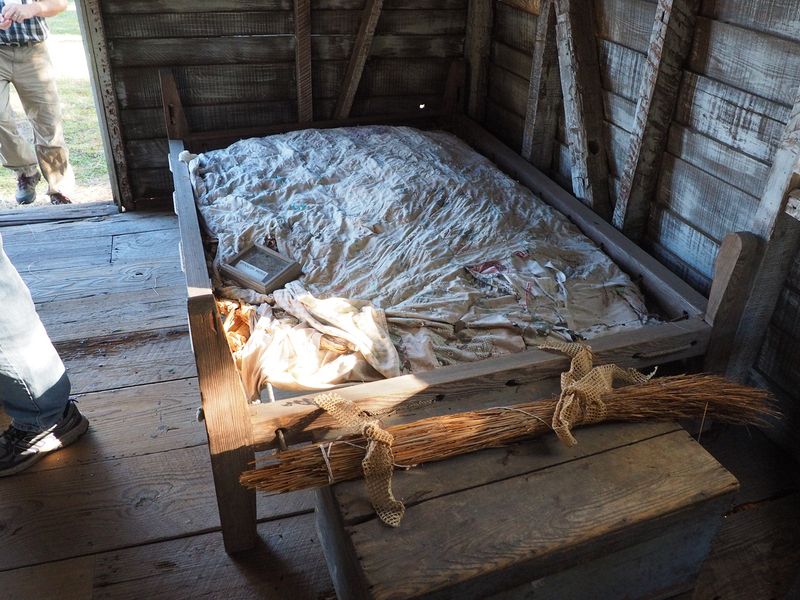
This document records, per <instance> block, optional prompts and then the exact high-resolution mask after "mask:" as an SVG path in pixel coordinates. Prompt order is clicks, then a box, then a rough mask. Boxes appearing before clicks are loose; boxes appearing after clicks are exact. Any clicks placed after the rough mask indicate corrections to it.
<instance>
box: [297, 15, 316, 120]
mask: <svg viewBox="0 0 800 600" xmlns="http://www.w3.org/2000/svg"><path fill="white" fill-rule="evenodd" d="M294 38H295V80H296V83H297V122H298V123H308V122H310V121H313V120H314V107H313V94H312V90H311V0H294Z"/></svg>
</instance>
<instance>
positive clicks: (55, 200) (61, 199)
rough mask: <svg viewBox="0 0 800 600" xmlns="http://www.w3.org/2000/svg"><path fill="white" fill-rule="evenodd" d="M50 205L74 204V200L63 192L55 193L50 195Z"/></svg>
mask: <svg viewBox="0 0 800 600" xmlns="http://www.w3.org/2000/svg"><path fill="white" fill-rule="evenodd" d="M50 204H72V200H70V199H69V198H67V197H66V196H65V195H64V194H62V193H61V192H54V193H52V194H50Z"/></svg>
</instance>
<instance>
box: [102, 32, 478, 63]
mask: <svg viewBox="0 0 800 600" xmlns="http://www.w3.org/2000/svg"><path fill="white" fill-rule="evenodd" d="M109 46H110V51H109V54H110V57H111V61H112V64H113V66H114V67H168V66H171V65H174V64H179V65H230V64H242V63H248V62H252V63H262V64H263V63H270V62H278V63H284V62H292V61H294V36H292V35H287V36H263V37H258V36H257V37H252V38H247V37H244V38H239V37H235V36H230V37H224V38H198V37H195V38H149V39H142V40H129V39H118V40H112V41H110V42H109ZM353 48H354V41H353V40H352V39H350V38H349V36H338V35H320V36H314V37H313V38H312V40H311V56H312V58H313V59H315V60H347V59H348V58H349V56H350V55H351V53H352V51H353ZM463 49H464V38H463V36H460V35H447V36H438V35H392V34H381V35H376V36H375V37H374V39H373V43H372V54H373V55H374V56H378V57H382V58H404V57H408V58H420V57H428V56H429V57H431V58H446V57H452V58H455V57H457V56H460V55H461V53H462V52H463Z"/></svg>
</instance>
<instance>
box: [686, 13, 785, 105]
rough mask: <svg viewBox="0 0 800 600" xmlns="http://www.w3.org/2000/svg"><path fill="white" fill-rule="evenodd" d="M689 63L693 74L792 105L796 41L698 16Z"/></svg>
mask: <svg viewBox="0 0 800 600" xmlns="http://www.w3.org/2000/svg"><path fill="white" fill-rule="evenodd" d="M712 56H713V57H714V59H713V60H709V57H712ZM689 66H690V69H691V70H692V71H694V72H695V73H700V74H702V75H705V76H707V77H711V78H712V79H717V80H719V81H723V82H725V83H727V84H729V85H732V86H734V87H737V88H739V89H742V90H745V91H748V92H751V93H753V94H755V95H757V96H761V97H763V98H767V99H768V100H772V101H774V102H778V103H781V104H784V105H787V106H792V101H793V100H794V96H795V92H796V91H797V88H798V86H800V44H798V43H797V42H793V41H790V40H786V39H782V38H779V37H776V36H773V35H767V34H764V33H760V32H757V31H752V30H749V29H744V28H741V27H737V26H734V25H729V24H727V23H721V22H719V21H712V20H709V19H705V18H702V17H700V18H698V19H697V31H696V34H695V43H694V47H693V49H692V53H691V57H690V60H689Z"/></svg>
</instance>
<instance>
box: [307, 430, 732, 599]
mask: <svg viewBox="0 0 800 600" xmlns="http://www.w3.org/2000/svg"><path fill="white" fill-rule="evenodd" d="M582 433H583V438H582V441H581V442H579V443H578V445H577V446H576V447H574V448H572V449H566V448H564V447H563V446H559V445H558V443H557V442H556V441H554V440H548V439H542V440H537V441H535V442H532V443H530V444H523V445H519V446H512V447H510V448H507V449H498V450H490V451H487V452H481V453H476V454H472V455H466V456H462V457H458V458H456V459H452V460H450V461H446V462H443V463H434V464H431V465H426V466H424V467H422V468H418V469H415V470H411V471H408V472H398V473H396V475H395V492H396V494H398V495H399V496H400V497H403V498H405V499H406V500H407V506H406V515H405V518H404V522H403V525H402V526H401V527H400V528H399V529H396V530H389V529H387V528H386V527H384V526H382V525H381V524H380V523H379V522H377V520H376V519H375V518H374V516H373V515H372V514H371V512H370V510H369V507H368V505H367V503H366V502H365V495H364V492H363V482H360V481H356V482H347V483H343V484H339V485H337V486H335V487H334V488H333V489H332V492H328V491H323V492H322V493H321V498H319V497H318V506H320V502H322V507H323V508H325V510H324V511H321V512H320V513H318V518H319V519H320V520H321V521H322V523H321V526H320V528H319V529H320V531H321V532H322V538H323V539H322V541H323V545H324V547H325V548H326V556H327V557H328V562H329V563H331V561H333V560H336V559H335V558H334V557H333V556H330V555H328V554H327V553H328V552H329V551H330V550H331V549H332V548H333V547H334V546H337V545H338V547H339V550H340V551H341V550H346V549H347V546H348V545H349V546H350V553H349V555H348V554H345V555H343V556H341V557H340V558H339V559H338V560H339V562H338V563H337V569H336V570H334V571H333V579H334V584H335V585H336V586H337V590H339V591H340V592H341V590H342V589H347V587H346V586H350V587H349V589H350V590H360V592H361V594H362V596H349V597H367V598H417V597H425V598H448V597H456V596H457V597H459V598H478V597H486V596H487V595H488V594H489V593H490V592H491V593H497V592H501V591H504V590H509V589H513V588H514V587H515V586H519V585H524V584H525V583H526V582H530V581H531V579H534V580H536V582H535V583H534V584H533V588H532V589H535V590H536V594H537V596H536V597H538V594H545V597H547V596H546V595H547V594H548V593H550V594H554V596H553V597H558V595H557V594H558V591H559V589H558V587H555V588H554V587H550V586H559V587H560V584H559V581H560V579H559V577H558V576H557V575H554V574H556V573H559V572H560V571H564V570H566V569H570V568H572V567H575V566H576V565H583V566H582V567H581V568H582V569H588V572H589V573H591V572H593V571H592V569H593V568H599V567H601V566H602V565H600V564H597V565H592V563H593V561H594V560H600V561H601V562H602V560H603V558H602V557H604V556H608V555H614V553H619V554H616V557H617V558H619V559H620V561H621V565H619V566H622V565H625V564H627V565H629V566H630V568H633V565H635V564H637V561H644V562H645V563H647V565H649V564H650V563H649V561H650V560H653V561H654V563H653V566H655V563H657V562H658V561H659V559H658V558H656V557H655V556H653V555H652V554H647V553H645V554H644V556H642V554H641V553H640V552H638V551H639V550H641V549H642V548H637V549H636V550H632V552H631V553H630V554H631V555H630V556H627V555H626V553H625V552H624V549H625V548H630V547H631V546H635V545H638V544H644V545H646V544H647V543H648V542H647V540H653V539H654V538H660V537H662V538H663V540H666V539H669V540H671V541H675V542H676V543H680V545H681V547H685V548H686V553H685V554H686V556H685V558H686V561H685V562H682V563H680V565H679V564H677V563H673V562H672V561H670V564H672V565H673V566H674V567H675V568H674V570H671V571H669V570H668V571H665V572H659V574H658V575H654V576H653V578H651V579H650V580H649V582H648V581H644V580H642V579H638V585H640V586H641V587H640V588H637V589H636V590H635V591H633V594H634V595H636V596H641V595H644V594H645V592H646V591H649V593H651V594H656V593H659V592H661V593H663V592H664V591H667V590H669V589H670V588H672V587H673V586H674V587H675V588H677V589H676V590H675V591H681V590H682V589H689V588H690V587H691V582H692V580H693V578H694V576H695V574H696V571H697V569H698V568H699V565H698V564H697V559H698V558H700V555H704V554H705V552H706V551H707V550H708V547H709V545H710V541H711V538H712V537H713V534H714V532H715V531H716V528H717V527H718V526H719V524H720V522H721V519H720V517H721V515H722V513H723V512H724V511H725V510H726V508H727V506H728V505H729V504H730V500H731V496H730V494H731V493H732V492H733V491H734V490H735V489H736V487H737V483H736V480H735V479H734V478H733V477H732V476H731V475H730V474H729V473H727V472H726V471H725V470H724V469H723V468H722V467H721V466H720V465H719V464H718V463H716V461H714V460H713V458H711V457H710V456H709V455H708V454H706V453H705V451H703V450H702V449H701V448H699V447H698V446H697V445H696V444H695V443H694V442H693V441H692V440H690V438H689V437H688V435H687V434H686V433H685V432H682V431H680V432H678V431H673V430H671V427H670V426H668V425H647V426H642V427H637V426H632V427H631V426H622V427H619V426H616V427H614V426H603V427H598V428H592V429H587V430H583V432H582ZM583 441H585V442H586V444H585V445H586V447H585V448H584V449H581V448H580V447H581V444H582V443H583ZM678 456H680V457H681V458H680V459H679V460H676V457H678ZM699 489H703V490H704V491H703V492H702V493H701V495H698V490H699ZM701 496H702V498H703V500H700V498H701ZM337 518H338V521H339V522H338V524H337V523H335V520H336V519H337ZM332 521H334V524H333V526H332V527H327V526H326V524H327V523H331V522H332ZM337 530H338V533H339V536H338V539H337V538H336V536H335V534H336V532H337ZM681 532H682V533H681ZM423 538H424V540H423ZM663 540H662V541H663ZM657 546H658V544H654V546H653V547H654V548H655V547H657ZM689 548H693V550H692V551H689ZM676 553H677V554H681V553H682V551H681V550H677V551H676ZM656 554H657V553H656ZM648 556H649V557H650V558H648ZM689 557H692V558H691V559H690V558H689ZM662 558H663V557H662ZM629 561H630V562H629ZM647 565H644V564H640V568H645V569H647V568H649V567H648V566H647ZM619 566H618V567H619ZM640 572H641V570H640ZM656 572H657V571H653V573H656ZM551 576H552V577H553V579H551V580H548V578H549V577H551ZM611 579H613V578H608V579H605V578H600V579H597V578H594V577H589V578H584V579H575V578H573V583H574V585H575V586H576V587H575V589H574V590H572V592H573V593H574V594H575V596H574V597H586V595H587V594H589V591H590V590H591V592H592V593H599V594H601V595H602V594H603V593H604V592H605V591H609V590H611V589H613V588H611V587H605V586H606V585H613V582H612V581H611ZM359 581H360V582H362V584H361V585H359ZM598 585H602V586H603V588H602V589H598V587H597V586H598ZM648 585H649V586H650V588H649V590H648ZM680 585H683V586H684V587H683V588H680V587H679V586H680ZM520 589H521V590H523V591H524V589H526V588H524V587H523V588H520ZM569 590H570V588H569V587H567V588H566V590H565V591H569ZM518 591H519V590H518ZM628 592H629V593H630V592H631V591H630V590H628ZM499 597H503V596H502V595H501V596H499ZM562 597H564V596H562ZM567 597H572V596H567Z"/></svg>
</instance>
